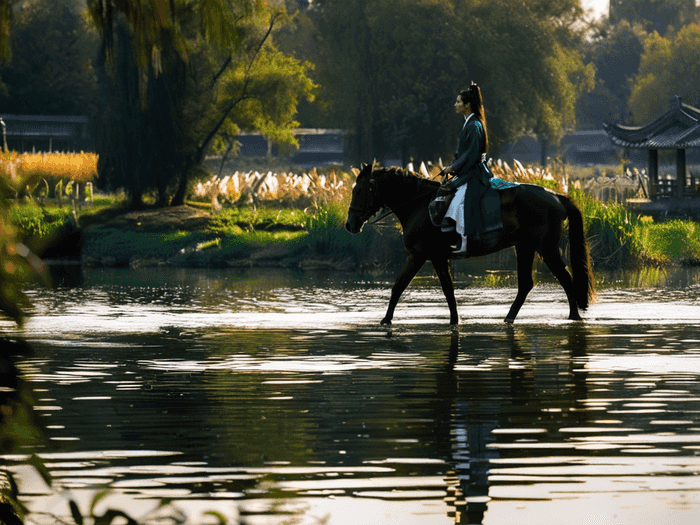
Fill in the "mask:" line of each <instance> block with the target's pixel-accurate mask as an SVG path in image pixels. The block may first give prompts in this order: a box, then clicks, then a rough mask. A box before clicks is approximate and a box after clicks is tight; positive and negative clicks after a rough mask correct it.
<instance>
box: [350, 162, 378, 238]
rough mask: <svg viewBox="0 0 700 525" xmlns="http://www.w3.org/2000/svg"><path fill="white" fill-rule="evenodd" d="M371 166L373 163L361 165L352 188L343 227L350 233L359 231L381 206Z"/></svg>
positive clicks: (372, 166)
mask: <svg viewBox="0 0 700 525" xmlns="http://www.w3.org/2000/svg"><path fill="white" fill-rule="evenodd" d="M373 168H374V165H373V164H365V165H364V166H363V167H362V171H360V173H359V174H358V175H357V180H356V181H355V187H354V188H353V190H352V200H351V201H350V208H349V209H348V218H347V221H346V222H345V229H346V230H347V231H349V232H350V233H352V234H355V233H360V230H362V226H363V225H364V224H365V222H367V220H368V219H369V218H370V217H371V216H372V215H374V214H375V213H377V212H378V211H379V208H381V203H380V202H379V198H378V195H377V183H376V181H375V180H374V177H373V175H372V170H373Z"/></svg>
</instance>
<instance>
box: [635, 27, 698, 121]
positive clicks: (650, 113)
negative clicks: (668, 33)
mask: <svg viewBox="0 0 700 525" xmlns="http://www.w3.org/2000/svg"><path fill="white" fill-rule="evenodd" d="M698 83H700V25H695V24H691V25H688V26H685V27H684V28H683V29H681V30H680V31H679V32H678V33H677V34H676V35H675V37H672V38H664V37H662V36H660V35H659V34H658V33H653V34H651V35H650V36H649V37H648V38H647V40H646V42H645V44H644V54H643V55H642V58H641V63H640V66H639V72H638V74H637V76H636V77H635V80H634V86H633V88H632V94H631V96H630V100H629V108H630V111H631V113H632V117H633V121H634V123H636V124H637V125H643V124H647V123H649V122H651V121H652V120H654V119H656V118H657V117H659V116H660V115H661V114H663V113H664V112H665V111H666V110H667V108H668V103H669V101H670V100H671V98H672V97H673V96H674V95H679V96H681V97H682V98H683V101H684V102H686V103H688V104H691V105H694V106H699V105H700V92H698V89H697V86H698Z"/></svg>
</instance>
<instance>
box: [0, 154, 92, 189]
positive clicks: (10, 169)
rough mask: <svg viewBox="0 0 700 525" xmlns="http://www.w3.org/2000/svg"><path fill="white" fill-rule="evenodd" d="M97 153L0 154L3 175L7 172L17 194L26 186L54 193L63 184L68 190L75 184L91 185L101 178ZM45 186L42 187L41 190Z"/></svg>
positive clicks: (7, 176) (9, 182)
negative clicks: (98, 172) (97, 176)
mask: <svg viewBox="0 0 700 525" xmlns="http://www.w3.org/2000/svg"><path fill="white" fill-rule="evenodd" d="M97 159H98V156H97V155H96V154H95V153H86V152H82V151H81V152H80V153H58V152H55V153H18V152H16V151H7V152H0V174H1V173H2V171H4V174H5V177H6V180H7V181H8V184H9V185H10V186H11V187H12V188H13V189H14V190H15V191H17V192H19V191H22V190H24V189H25V188H24V186H25V185H29V186H30V190H31V191H33V190H35V189H37V188H39V189H40V191H41V190H42V189H44V188H45V189H46V191H47V193H48V192H52V193H53V192H54V191H55V188H56V185H57V184H59V183H61V184H62V185H63V186H65V187H66V188H67V187H69V185H71V183H86V182H91V181H92V180H93V178H95V176H96V175H97ZM40 186H41V187H40ZM47 196H48V195H47Z"/></svg>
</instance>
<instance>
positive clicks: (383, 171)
mask: <svg viewBox="0 0 700 525" xmlns="http://www.w3.org/2000/svg"><path fill="white" fill-rule="evenodd" d="M372 175H374V176H375V177H376V176H379V177H381V178H384V177H386V178H388V179H392V180H395V179H417V180H418V181H420V182H421V183H427V184H429V185H431V186H439V185H440V183H439V182H437V181H434V180H430V179H426V178H424V177H421V176H420V175H419V174H417V173H415V172H413V171H410V170H407V169H405V168H400V167H398V166H392V167H390V168H382V167H381V166H375V167H374V169H373V170H372Z"/></svg>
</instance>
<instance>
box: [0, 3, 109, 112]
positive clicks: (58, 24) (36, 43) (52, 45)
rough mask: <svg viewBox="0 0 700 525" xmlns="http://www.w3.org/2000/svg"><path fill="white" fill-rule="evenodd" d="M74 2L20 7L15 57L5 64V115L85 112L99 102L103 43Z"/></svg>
mask: <svg viewBox="0 0 700 525" xmlns="http://www.w3.org/2000/svg"><path fill="white" fill-rule="evenodd" d="M13 3H15V4H17V2H13ZM75 4H76V3H75V2H73V1H71V0H34V1H31V2H22V5H21V7H20V6H18V8H17V9H16V10H15V16H14V19H13V21H12V24H13V27H12V39H11V43H12V56H13V59H12V61H9V62H8V63H7V64H6V65H4V67H2V68H0V79H2V82H3V83H4V85H5V88H6V91H5V93H2V94H1V95H0V113H10V114H30V115H84V114H86V113H85V112H86V111H88V110H89V107H90V105H91V104H93V103H94V98H95V96H96V92H97V83H96V80H97V79H96V77H95V71H94V68H93V65H92V60H93V57H94V55H95V54H96V53H97V49H98V44H99V42H98V39H97V35H96V34H95V32H94V31H89V30H88V28H87V27H86V24H85V21H84V20H83V18H82V17H81V14H80V12H79V10H78V8H77V7H76V5H75Z"/></svg>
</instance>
